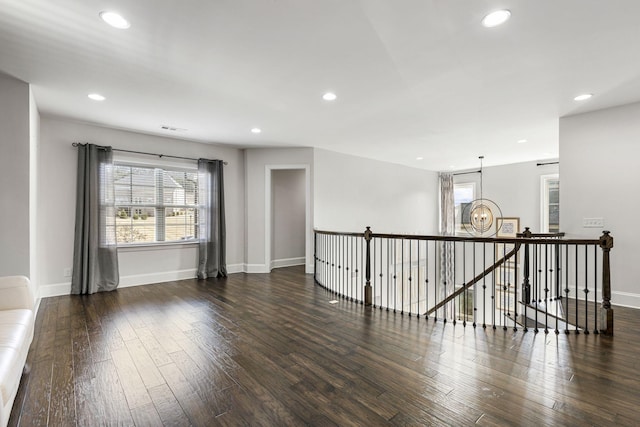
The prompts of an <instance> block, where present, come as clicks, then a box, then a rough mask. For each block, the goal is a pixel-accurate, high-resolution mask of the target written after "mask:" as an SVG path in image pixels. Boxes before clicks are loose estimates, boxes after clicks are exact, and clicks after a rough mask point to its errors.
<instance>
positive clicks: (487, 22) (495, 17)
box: [482, 9, 511, 28]
mask: <svg viewBox="0 0 640 427" xmlns="http://www.w3.org/2000/svg"><path fill="white" fill-rule="evenodd" d="M509 18H511V12H510V11H508V10H507V9H502V10H496V11H495V12H491V13H490V14H488V15H487V16H485V17H484V18H482V25H484V26H485V27H487V28H492V27H497V26H498V25H501V24H504V23H505V22H507V21H508V20H509Z"/></svg>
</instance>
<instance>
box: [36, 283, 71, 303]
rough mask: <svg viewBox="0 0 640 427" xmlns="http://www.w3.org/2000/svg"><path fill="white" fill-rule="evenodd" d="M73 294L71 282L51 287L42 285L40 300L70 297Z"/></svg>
mask: <svg viewBox="0 0 640 427" xmlns="http://www.w3.org/2000/svg"><path fill="white" fill-rule="evenodd" d="M70 293H71V282H69V283H54V284H51V285H41V286H40V287H39V288H38V299H42V298H49V297H58V296H60V295H69V294H70Z"/></svg>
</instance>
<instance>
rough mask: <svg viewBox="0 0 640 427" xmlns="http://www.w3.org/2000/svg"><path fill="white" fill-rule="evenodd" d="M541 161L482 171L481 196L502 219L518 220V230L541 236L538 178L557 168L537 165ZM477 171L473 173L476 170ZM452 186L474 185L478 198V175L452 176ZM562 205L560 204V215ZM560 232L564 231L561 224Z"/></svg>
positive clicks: (553, 172)
mask: <svg viewBox="0 0 640 427" xmlns="http://www.w3.org/2000/svg"><path fill="white" fill-rule="evenodd" d="M548 162H553V160H544V161H540V162H535V161H534V162H525V163H514V164H510V165H503V166H492V167H486V168H483V174H482V176H483V177H482V181H483V185H482V187H483V197H484V198H485V199H489V200H492V201H494V202H495V203H496V204H497V205H498V207H499V208H500V210H501V211H502V216H504V217H518V218H520V231H521V232H522V231H524V228H525V227H529V228H530V229H531V231H532V232H534V233H540V232H541V231H542V229H541V208H542V206H541V202H540V200H541V191H542V190H541V188H540V187H541V177H542V176H543V175H550V174H557V173H558V165H557V164H554V165H545V166H536V165H537V163H548ZM479 169H480V168H477V169H476V170H479ZM562 179H563V177H560V194H562V192H563V190H564V187H563V186H564V182H563V181H562ZM454 182H455V183H465V182H474V183H475V184H476V198H480V174H479V173H471V174H464V175H455V176H454ZM562 209H563V204H562V203H560V212H562ZM560 231H564V227H563V225H562V223H561V225H560Z"/></svg>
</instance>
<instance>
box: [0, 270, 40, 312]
mask: <svg viewBox="0 0 640 427" xmlns="http://www.w3.org/2000/svg"><path fill="white" fill-rule="evenodd" d="M18 308H27V309H29V310H33V292H32V291H31V284H30V283H29V279H28V278H26V277H24V276H7V277H0V310H13V309H18Z"/></svg>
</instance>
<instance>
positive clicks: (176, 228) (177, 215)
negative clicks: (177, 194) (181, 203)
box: [165, 208, 196, 241]
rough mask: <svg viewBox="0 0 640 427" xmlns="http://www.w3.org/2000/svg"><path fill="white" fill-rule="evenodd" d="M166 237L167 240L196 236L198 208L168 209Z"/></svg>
mask: <svg viewBox="0 0 640 427" xmlns="http://www.w3.org/2000/svg"><path fill="white" fill-rule="evenodd" d="M166 216H167V218H166V220H165V223H166V225H165V238H166V240H167V241H178V240H190V239H195V238H196V210H195V209H193V208H179V209H175V208H169V209H167V210H166Z"/></svg>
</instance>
